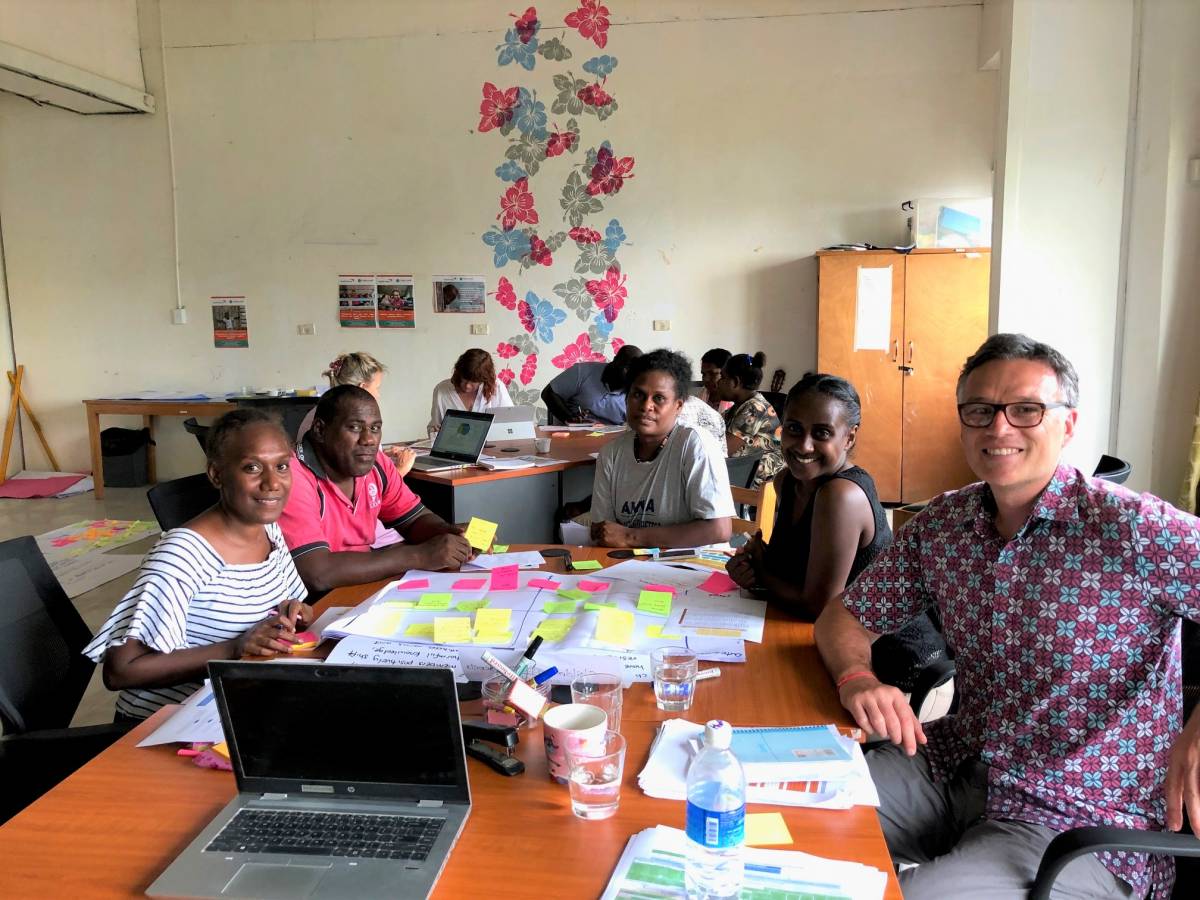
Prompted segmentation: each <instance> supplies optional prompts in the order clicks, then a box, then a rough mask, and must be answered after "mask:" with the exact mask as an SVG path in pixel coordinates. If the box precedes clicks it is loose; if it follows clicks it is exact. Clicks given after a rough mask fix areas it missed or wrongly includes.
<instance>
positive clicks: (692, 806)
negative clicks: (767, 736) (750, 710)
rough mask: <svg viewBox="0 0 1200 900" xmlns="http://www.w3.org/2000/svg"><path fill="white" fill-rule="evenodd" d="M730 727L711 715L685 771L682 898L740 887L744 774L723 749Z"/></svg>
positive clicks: (721, 894) (725, 894)
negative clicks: (684, 893)
mask: <svg viewBox="0 0 1200 900" xmlns="http://www.w3.org/2000/svg"><path fill="white" fill-rule="evenodd" d="M732 740H733V728H732V727H731V726H730V724H729V723H728V722H723V721H721V720H720V719H713V720H712V721H711V722H709V723H708V724H707V725H706V726H705V727H704V749H703V750H701V751H700V755H699V756H697V757H696V759H695V760H694V761H693V762H692V766H691V768H690V769H688V775H687V836H688V855H687V860H686V862H685V863H684V870H683V872H684V884H685V886H686V887H687V895H688V900H718V898H722V900H723V898H737V897H738V896H739V895H740V894H741V890H742V874H743V872H742V844H743V843H744V841H745V837H746V835H745V819H746V775H745V773H744V772H743V771H742V764H741V763H739V762H738V760H737V757H736V756H734V755H733V753H732V751H730V749H729V744H730V741H732Z"/></svg>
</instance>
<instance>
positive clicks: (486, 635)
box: [475, 631, 512, 644]
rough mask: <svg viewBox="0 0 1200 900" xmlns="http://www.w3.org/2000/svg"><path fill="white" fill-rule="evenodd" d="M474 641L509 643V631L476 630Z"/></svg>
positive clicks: (510, 633)
mask: <svg viewBox="0 0 1200 900" xmlns="http://www.w3.org/2000/svg"><path fill="white" fill-rule="evenodd" d="M475 643H477V644H511V643H512V632H511V631H477V632H475Z"/></svg>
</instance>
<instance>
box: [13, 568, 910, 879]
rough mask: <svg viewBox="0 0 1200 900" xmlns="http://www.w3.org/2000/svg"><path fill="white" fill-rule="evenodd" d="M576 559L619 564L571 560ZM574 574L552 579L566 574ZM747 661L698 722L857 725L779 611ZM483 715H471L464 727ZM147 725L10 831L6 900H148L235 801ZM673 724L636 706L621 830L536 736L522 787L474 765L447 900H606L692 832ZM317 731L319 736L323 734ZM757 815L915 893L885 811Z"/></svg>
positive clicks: (525, 742)
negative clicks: (587, 804) (658, 736)
mask: <svg viewBox="0 0 1200 900" xmlns="http://www.w3.org/2000/svg"><path fill="white" fill-rule="evenodd" d="M570 549H571V551H572V554H573V556H574V558H575V559H576V560H579V559H599V560H601V562H603V563H605V564H610V562H611V561H610V560H608V559H607V552H606V551H604V550H599V549H592V548H578V547H575V548H570ZM562 566H563V563H562V561H561V560H558V559H554V560H550V561H549V563H548V564H547V566H546V568H547V569H549V570H553V571H561V570H562ZM383 583H384V582H377V583H375V584H369V585H361V586H357V587H353V588H341V589H339V590H337V591H334V592H332V593H331V594H329V595H328V596H327V597H326V598H325V599H324V600H323V601H322V602H321V603H320V604H319V606H318V611H320V609H321V608H323V607H326V606H331V605H335V606H345V605H348V604H354V603H357V602H359V601H360V600H362V599H364V598H365V597H367V596H368V595H370V594H371V593H373V592H374V591H375V590H377V589H378V588H379V587H381V586H382V585H383ZM746 651H747V662H746V663H745V664H743V665H724V666H722V667H721V677H720V678H717V679H714V680H712V681H705V682H703V683H702V684H701V685H700V686H699V687H698V688H697V695H696V701H695V703H694V705H693V707H692V709H691V710H690V711H689V712H687V713H684V714H683V715H684V716H685V717H686V718H688V719H689V720H691V721H693V722H703V721H705V720H707V719H711V718H716V717H722V718H726V719H729V720H731V721H733V722H734V723H735V724H739V725H795V724H815V723H822V722H836V723H838V724H841V725H849V724H851V723H850V721H849V719H848V718H847V716H846V714H845V712H844V710H842V708H841V707H840V706H839V704H838V702H837V698H836V696H835V695H834V692H833V689H832V686H831V685H830V683H829V678H828V676H827V675H826V674H825V670H824V668H823V667H822V665H821V662H820V660H819V659H818V658H817V652H816V648H815V647H814V645H813V637H812V626H811V625H808V624H803V623H801V622H798V621H795V620H794V619H792V618H790V617H788V616H785V615H782V614H780V613H778V612H777V611H776V610H771V611H770V613H769V614H768V620H767V627H766V632H765V640H764V642H763V643H762V644H752V643H749V642H748V643H747V644H746ZM477 711H478V702H477V701H476V702H475V703H467V704H464V714H465V715H467V716H470V715H472V713H476V712H477ZM166 713H167V710H161V711H160V712H158V713H157V714H155V716H154V717H152V718H151V719H150V720H149V721H147V722H146V723H144V724H142V725H139V726H138V727H137V728H136V729H134V730H133V731H132V732H130V733H129V734H128V735H126V736H125V737H123V738H122V739H121V740H120V741H118V742H117V743H116V744H114V745H113V746H112V747H110V748H109V749H108V750H106V751H105V752H104V753H102V754H100V756H98V757H96V759H94V760H92V761H91V762H90V763H88V764H87V765H86V766H84V767H83V768H82V769H80V770H79V771H78V772H76V773H75V774H74V775H72V776H70V777H69V778H67V779H66V780H65V781H64V782H62V783H61V784H60V785H58V786H57V787H56V788H54V789H53V790H52V791H50V792H49V793H48V794H46V795H45V796H44V797H42V798H41V799H40V800H38V801H37V802H36V803H34V804H33V805H32V806H30V807H28V808H27V809H25V810H24V811H23V812H21V813H19V814H18V815H17V816H15V817H14V818H13V819H11V820H10V821H9V822H8V823H6V824H5V825H4V826H2V827H0V860H2V861H3V862H2V863H0V897H5V898H10V900H11V898H19V897H132V896H140V895H142V894H143V893H144V892H145V890H146V888H147V887H149V885H150V883H151V882H152V881H154V879H155V878H157V877H158V876H159V875H160V874H161V873H162V871H163V870H164V869H165V868H166V867H167V866H168V865H169V864H170V862H171V861H172V860H173V859H174V858H175V856H176V855H177V854H178V853H180V852H181V851H182V850H183V848H184V847H186V846H187V845H188V843H190V842H191V841H192V839H193V838H194V837H195V836H196V835H197V834H199V832H200V831H201V829H203V827H204V826H205V825H206V824H208V822H209V821H210V820H211V819H212V818H213V817H214V816H215V815H216V814H217V813H218V812H219V811H220V810H221V809H222V808H223V807H224V806H225V804H227V803H228V802H229V800H230V799H231V798H232V797H233V795H234V793H235V791H236V786H235V783H234V779H233V776H232V775H231V774H230V773H228V772H217V771H213V770H210V769H201V768H198V767H196V766H194V765H192V764H191V763H190V761H189V760H186V759H183V758H180V757H178V756H176V755H175V752H174V748H173V747H170V746H166V747H151V748H144V749H138V748H137V747H136V746H135V745H136V744H137V742H138V741H139V740H141V739H142V738H143V737H145V736H146V735H147V734H149V733H150V732H151V731H152V730H154V728H156V727H157V726H158V724H159V723H160V722H161V721H162V720H163V719H164V718H165V716H166ZM666 718H670V714H668V713H664V712H661V711H660V710H659V709H658V708H657V707H656V706H655V703H654V695H653V692H652V690H651V687H650V685H648V684H635V685H633V686H632V687H630V688H629V689H628V690H627V691H626V692H625V703H624V711H623V714H622V724H621V730H622V732H624V734H625V736H626V738H627V740H628V742H629V749H628V751H627V755H626V760H625V778H624V784H623V786H622V789H621V805H620V808H619V810H618V811H617V814H616V815H615V816H613V817H612V818H611V819H606V820H603V821H597V822H585V821H583V820H581V819H577V818H575V816H574V815H572V813H571V803H570V797H569V795H568V793H567V789H566V787H565V786H562V785H558V784H555V783H554V782H552V781H550V779H549V777H548V775H547V771H546V758H545V752H544V750H543V747H542V740H541V729H540V728H535V729H534V730H532V731H527V732H522V734H521V744H520V747H519V748H518V755H519V756H520V758H521V759H522V760H524V762H525V765H526V772H525V774H524V775H520V776H517V777H515V778H506V777H504V776H503V775H500V774H499V773H497V772H494V771H492V770H491V769H490V768H488V767H487V766H485V765H484V764H483V763H481V762H478V761H477V760H474V759H468V760H467V769H468V774H469V777H470V780H471V794H472V800H473V807H472V810H471V815H470V818H469V819H468V820H467V825H466V828H465V829H464V830H463V833H462V836H461V837H460V838H459V841H458V844H457V845H456V846H455V848H454V851H453V853H452V854H451V855H450V859H449V861H448V863H447V864H446V869H445V871H444V872H443V873H442V876H441V879H440V880H439V881H438V884H437V887H436V889H435V890H434V896H435V897H447V898H450V897H453V898H457V897H477V896H481V895H483V894H485V893H486V894H487V895H488V896H490V897H498V898H499V897H529V896H543V897H571V898H576V897H579V898H586V897H598V896H599V895H600V894H601V892H602V891H603V889H604V886H605V885H606V884H607V883H608V880H609V877H610V876H611V874H612V871H613V869H614V867H615V866H616V863H617V860H618V858H619V857H620V855H621V852H622V850H624V848H625V844H626V842H627V841H628V840H629V838H630V836H631V835H633V834H635V833H636V832H638V831H641V830H642V829H644V828H650V827H653V826H654V825H671V826H674V827H677V828H682V827H683V819H684V804H683V802H682V801H671V800H656V799H654V798H652V797H647V796H646V795H645V794H643V793H642V792H641V790H640V789H639V788H638V786H637V773H638V772H639V771H641V769H642V768H643V766H644V765H645V763H646V759H647V757H648V754H649V748H650V743H651V741H652V740H653V739H654V735H655V729H656V728H657V726H658V724H659V722H661V721H663V720H664V719H666ZM319 723H320V716H319V715H316V716H314V727H320V724H319ZM749 811H750V812H780V813H782V814H783V817H784V819H785V820H786V821H787V824H788V828H789V830H790V831H791V834H792V837H793V838H794V840H795V844H794V845H792V846H791V847H779V848H778V849H784V850H787V849H791V850H803V851H805V852H808V853H814V854H817V855H819V856H826V857H831V858H836V859H848V860H854V861H856V862H861V863H866V864H868V865H871V866H874V867H876V868H878V869H881V870H882V871H885V872H888V873H889V876H888V886H887V890H886V893H885V895H884V896H885V897H886V898H887V900H899V898H900V897H901V893H900V888H899V885H898V884H897V882H896V879H895V877H894V875H892V874H891V863H890V861H889V858H888V853H887V847H886V845H885V844H884V841H883V833H882V832H881V831H880V828H879V823H878V820H877V819H876V816H875V811H874V810H873V809H871V808H869V807H861V806H859V807H853V808H851V809H848V810H804V809H795V808H792V807H785V806H766V805H762V804H751V805H750V806H749Z"/></svg>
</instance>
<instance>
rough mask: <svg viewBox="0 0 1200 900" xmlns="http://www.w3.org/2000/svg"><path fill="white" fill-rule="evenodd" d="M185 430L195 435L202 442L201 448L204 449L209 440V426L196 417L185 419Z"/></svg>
mask: <svg viewBox="0 0 1200 900" xmlns="http://www.w3.org/2000/svg"><path fill="white" fill-rule="evenodd" d="M183 430H184V431H186V432H187V433H188V434H190V435H194V436H195V438H196V441H197V442H198V443H199V444H200V449H201V450H203V449H204V445H205V444H206V443H207V442H208V426H207V425H201V424H200V423H199V422H197V421H196V417H195V416H192V417H191V418H190V419H184V420H183Z"/></svg>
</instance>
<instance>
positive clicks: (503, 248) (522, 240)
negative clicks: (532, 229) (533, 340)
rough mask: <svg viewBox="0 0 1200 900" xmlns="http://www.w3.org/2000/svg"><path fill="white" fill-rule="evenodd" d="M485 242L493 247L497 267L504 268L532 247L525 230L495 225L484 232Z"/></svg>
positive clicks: (517, 260) (526, 253)
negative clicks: (506, 229) (504, 229)
mask: <svg viewBox="0 0 1200 900" xmlns="http://www.w3.org/2000/svg"><path fill="white" fill-rule="evenodd" d="M483 242H484V243H485V244H487V245H488V246H489V247H491V248H492V253H493V254H494V255H493V260H492V261H493V262H494V263H495V264H496V268H497V269H499V268H503V266H504V265H505V264H506V263H508V262H509V261H512V262H520V260H521V257H523V256H527V255H528V254H529V251H530V249H531V248H530V246H529V235H527V234H525V233H524V232H523V231H501V230H500V229H499V228H497V227H496V226H495V225H493V226H492V227H491V228H489V229H488V230H487V231H485V232H484V234H483ZM563 315H564V316H565V315H566V314H565V313H564V314H563Z"/></svg>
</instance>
